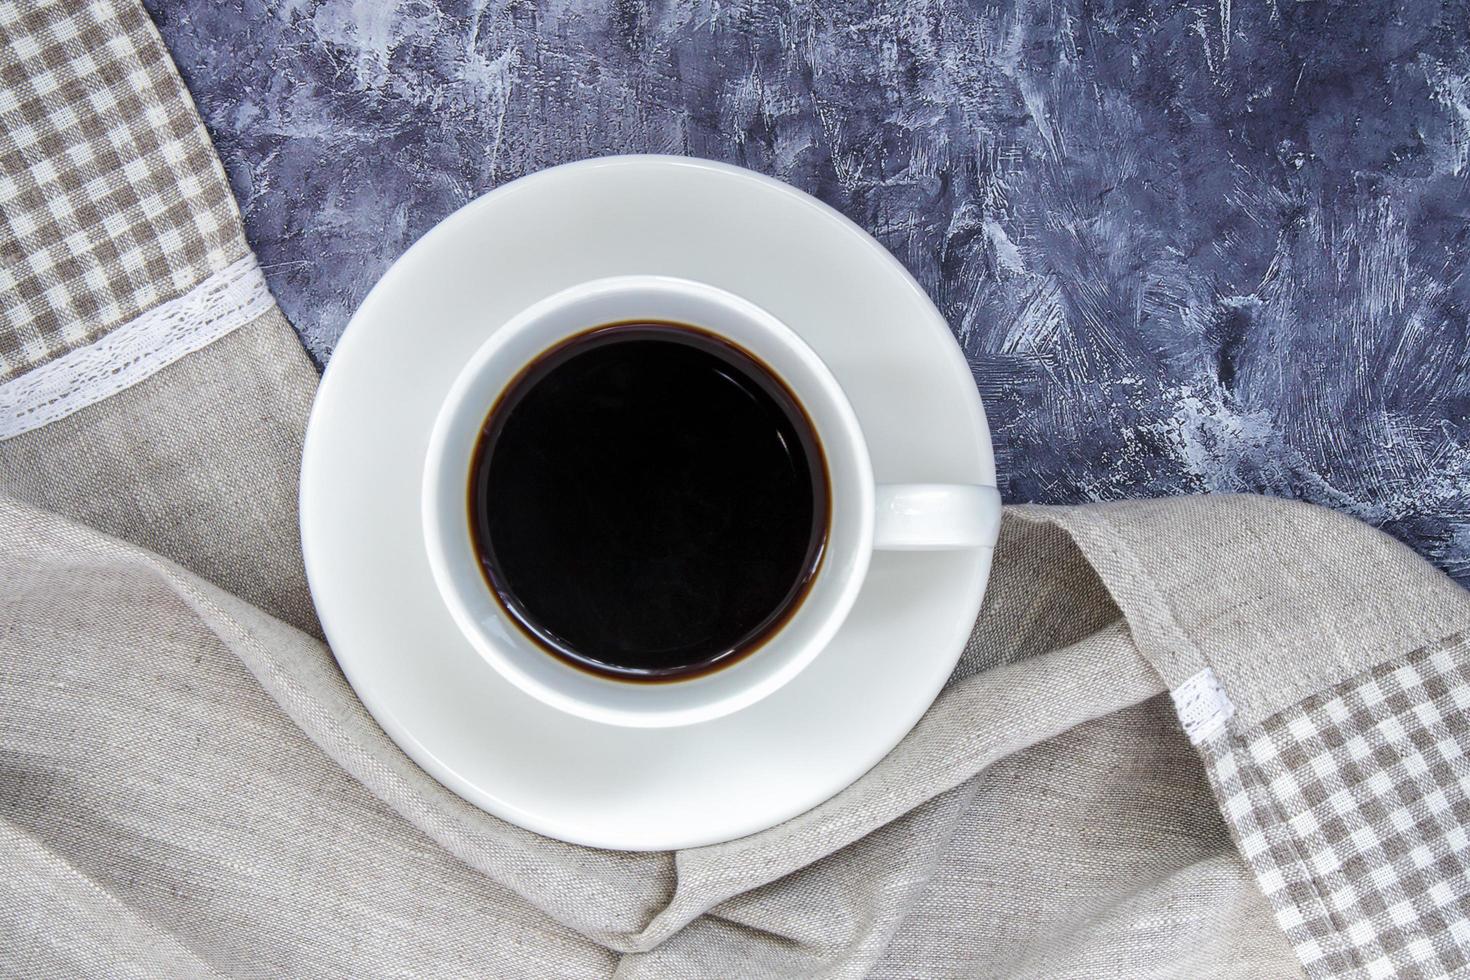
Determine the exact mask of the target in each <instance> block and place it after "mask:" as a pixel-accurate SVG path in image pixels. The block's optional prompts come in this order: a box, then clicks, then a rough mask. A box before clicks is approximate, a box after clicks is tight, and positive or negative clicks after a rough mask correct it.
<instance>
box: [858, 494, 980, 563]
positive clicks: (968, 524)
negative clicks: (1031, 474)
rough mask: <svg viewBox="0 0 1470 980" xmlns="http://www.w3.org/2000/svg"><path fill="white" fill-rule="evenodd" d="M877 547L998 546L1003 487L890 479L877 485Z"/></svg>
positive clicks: (899, 549) (874, 537)
mask: <svg viewBox="0 0 1470 980" xmlns="http://www.w3.org/2000/svg"><path fill="white" fill-rule="evenodd" d="M876 502H877V510H878V515H877V520H876V521H875V523H874V528H873V547H874V548H877V549H879V550H882V551H953V550H956V549H959V548H993V547H995V539H996V537H997V536H998V535H999V534H1000V491H999V490H997V489H995V487H985V486H975V485H972V484H965V483H886V484H882V485H880V486H879V487H878V492H877V498H876Z"/></svg>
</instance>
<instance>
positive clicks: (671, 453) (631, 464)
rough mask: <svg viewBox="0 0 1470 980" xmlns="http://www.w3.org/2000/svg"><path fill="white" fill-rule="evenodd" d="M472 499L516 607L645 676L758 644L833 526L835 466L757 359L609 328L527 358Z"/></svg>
mask: <svg viewBox="0 0 1470 980" xmlns="http://www.w3.org/2000/svg"><path fill="white" fill-rule="evenodd" d="M469 503H470V524H471V527H472V529H473V535H474V539H475V545H476V548H477V549H478V551H479V554H480V559H481V563H482V565H483V567H484V569H485V573H486V578H487V579H488V581H489V583H490V586H491V588H492V589H493V590H494V591H495V593H496V595H498V596H499V598H500V601H501V603H502V604H503V605H504V606H505V608H506V610H507V611H508V612H509V613H510V614H511V616H512V617H513V618H514V619H515V620H516V621H517V622H518V623H520V624H521V626H522V627H523V628H524V629H525V630H526V631H527V632H528V633H529V634H530V635H531V636H532V637H533V638H535V639H536V640H537V641H539V642H540V644H541V645H542V646H544V647H545V648H546V649H548V650H549V651H550V652H552V653H554V654H556V655H557V656H560V657H562V658H564V659H566V660H569V661H571V662H572V663H574V664H576V665H578V666H581V667H584V668H587V669H590V670H593V671H596V672H598V673H602V674H606V675H612V676H615V677H620V678H625V679H631V680H666V679H672V678H676V677H687V676H689V675H692V674H697V673H702V672H705V671H709V670H713V669H715V668H717V667H721V666H724V665H726V664H728V663H731V662H733V661H734V660H736V659H738V658H740V657H741V656H743V655H744V654H746V653H749V652H750V651H751V650H753V649H755V648H757V647H758V646H759V645H760V644H761V642H762V641H763V640H764V639H765V638H766V637H767V636H769V635H770V634H771V633H772V632H773V631H775V630H776V629H778V628H779V627H780V626H781V624H782V623H783V622H784V621H785V619H786V617H787V616H789V615H790V614H791V613H792V612H793V611H794V610H795V608H796V606H797V604H798V603H800V601H801V599H802V596H803V595H804V594H805V591H806V587H807V584H808V583H809V582H810V580H811V578H812V576H813V575H815V573H816V570H817V566H818V565H819V563H820V561H821V557H822V548H823V545H824V543H825V541H826V536H827V511H828V489H827V474H826V467H825V464H824V463H823V460H822V453H821V449H820V446H819V445H818V443H817V440H816V437H815V434H814V433H813V431H812V426H811V423H810V422H809V421H808V420H807V417H806V415H805V413H804V412H803V410H802V409H801V406H800V405H799V404H798V403H797V401H796V399H795V398H794V397H793V396H792V395H791V393H790V392H789V391H788V390H787V389H786V387H785V386H784V385H783V384H782V383H781V382H780V381H778V380H777V379H776V378H775V377H774V376H773V375H772V374H771V372H770V371H768V370H767V369H766V368H765V367H764V366H762V365H761V364H760V363H759V362H757V361H756V360H755V359H754V358H753V357H751V356H750V355H749V354H747V353H745V352H744V351H742V350H740V349H739V348H737V347H735V346H733V345H732V344H730V343H728V342H726V341H723V340H721V339H718V338H716V337H713V336H710V335H709V334H706V333H704V332H702V331H699V330H696V329H694V328H692V327H685V326H680V325H677V324H670V323H620V324H613V325H610V326H605V327H599V328H597V329H594V330H590V331H588V332H586V333H583V334H580V335H579V336H577V337H574V338H572V339H571V340H569V341H567V342H565V343H563V344H561V345H560V346H558V347H555V348H553V349H552V350H550V351H548V352H546V353H545V354H543V355H542V356H541V357H540V358H538V359H537V360H536V361H535V362H534V363H532V364H531V365H530V366H529V367H527V368H526V369H525V371H523V372H522V373H521V375H520V376H519V377H518V378H517V379H516V380H515V381H514V382H512V384H511V385H510V386H509V387H508V388H507V389H506V391H505V393H504V394H503V395H502V396H501V398H500V400H499V402H498V403H497V404H496V405H495V407H494V408H493V409H492V410H491V412H490V415H489V417H488V418H487V419H486V422H485V428H484V431H483V433H482V434H481V436H480V441H479V444H478V446H477V447H476V449H475V458H474V461H473V463H472V465H471V469H470V499H469Z"/></svg>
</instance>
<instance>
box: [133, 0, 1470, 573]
mask: <svg viewBox="0 0 1470 980" xmlns="http://www.w3.org/2000/svg"><path fill="white" fill-rule="evenodd" d="M150 9H151V11H152V13H153V15H154V17H155V19H156V20H157V22H158V25H159V27H160V29H161V31H162V33H163V35H164V38H165V40H166V41H167V42H168V44H169V47H170V48H171V50H172V52H173V55H174V58H175V60H176V61H177V62H178V65H179V68H180V70H181V71H182V72H183V74H184V77H185V79H186V81H187V82H188V84H189V86H190V88H191V90H192V91H193V93H194V96H195V98H196V100H197V101H198V103H199V107H200V110H201V112H202V114H203V116H204V119H205V122H206V123H207V124H208V126H209V128H210V131H211V132H212V133H213V135H214V138H215V140H216V144H217V145H218V147H219V151H220V155H221V157H222V158H223V160H224V163H225V167H226V168H227V170H228V171H229V174H230V179H231V181H232V182H233V184H234V187H235V190H236V193H237V194H238V196H239V199H240V202H241V207H242V210H243V212H244V215H245V225H246V230H247V232H248V234H249V237H250V239H251V242H252V243H253V244H254V246H255V248H256V251H257V252H258V253H259V255H260V258H261V260H262V262H263V263H264V265H265V268H266V270H267V274H268V276H269V278H270V282H271V286H272V288H273V289H274V291H275V294H276V296H277V298H278V299H279V300H280V302H281V305H282V306H283V307H284V309H285V311H286V313H287V315H288V316H289V317H290V318H291V320H292V322H293V323H294V324H295V325H296V328H297V329H298V330H299V331H300V332H301V334H302V337H303V339H304V340H305V342H306V344H307V346H308V348H309V349H310V350H311V352H312V354H313V356H314V357H315V358H316V359H317V361H318V362H325V361H326V360H327V359H328V358H329V357H330V356H331V352H332V346H333V343H334V342H335V340H336V338H337V337H338V335H339V334H340V333H341V331H342V328H343V326H344V325H345V323H346V322H347V319H348V317H349V315H350V314H351V312H352V310H353V309H354V307H355V306H356V304H357V303H358V301H359V300H360V299H361V298H362V297H363V295H364V294H365V293H366V292H367V290H368V288H369V287H370V286H371V285H372V283H373V282H374V281H375V280H376V279H377V278H378V276H379V275H381V274H382V272H383V271H384V270H385V269H386V268H387V266H388V265H389V263H390V262H392V261H393V259H394V258H395V257H396V256H397V255H398V254H399V253H401V252H402V251H403V250H404V249H405V248H407V247H408V245H409V244H411V243H412V242H413V241H414V240H415V239H416V238H417V237H418V236H419V235H421V234H423V233H424V232H425V231H426V230H427V229H428V228H429V227H430V226H432V225H433V224H434V223H435V222H437V221H438V220H439V219H440V218H442V217H444V216H445V215H447V214H448V213H449V212H451V211H452V210H454V209H455V208H457V207H458V206H460V205H461V204H463V203H465V202H466V201H468V200H469V199H471V198H472V197H474V196H476V195H478V194H480V193H482V192H483V191H486V190H488V189H489V188H492V187H494V186H496V185H497V184H500V183H503V182H505V181H507V180H510V179H512V178H514V177H517V176H520V175H522V174H525V173H529V172H531V171H534V170H538V169H540V168H543V167H547V166H551V165H553V164H557V163H563V162H565V161H569V160H576V159H579V158H582V157H587V156H593V155H599V154H606V153H619V152H670V153H686V154H692V155H695V156H702V157H710V158H714V159H718V160H725V161H729V162H732V163H737V164H740V165H742V166H746V167H751V168H754V169H756V170H760V171H762V172H764V173H768V174H772V175H774V176H776V177H779V178H781V179H782V180H785V181H788V182H790V183H792V184H795V185H796V186H798V187H801V188H803V189H805V190H807V191H810V192H811V193H813V194H815V195H817V196H818V197H820V198H821V199H822V200H824V201H826V202H828V203H829V204H831V205H833V206H834V207H836V208H838V209H839V210H841V211H843V212H845V213H846V214H847V215H849V216H850V217H851V218H853V219H854V220H855V221H857V222H858V224H860V225H862V226H863V227H865V228H867V229H868V230H869V231H870V232H872V233H873V234H874V235H876V236H877V238H878V239H879V241H881V242H883V244H884V245H886V246H887V247H888V248H889V249H890V250H891V251H892V252H893V253H894V254H895V255H897V256H898V257H899V259H901V260H902V261H903V262H904V264H905V265H907V266H908V268H909V269H910V270H911V271H912V272H913V273H914V275H915V276H917V277H918V279H919V281H920V282H921V283H922V284H923V285H924V287H925V288H926V289H927V290H928V291H929V293H930V295H931V296H933V297H934V300H935V301H936V302H937V303H938V305H939V308H940V309H941V310H942V311H943V313H944V314H945V316H946V317H948V319H949V322H950V325H951V326H952V328H953V330H954V332H955V335H956V336H957V337H958V338H959V340H960V343H961V344H962V345H963V347H964V349H965V352H966V354H967V355H968V356H969V358H970V362H971V364H972V366H973V369H974V375H975V380H976V383H977V384H978V385H979V387H980V390H981V393H982V394H983V395H984V398H985V403H986V407H987V409H988V410H989V413H990V420H991V425H992V427H993V431H994V435H995V444H996V448H997V452H998V465H999V468H1000V473H1001V485H1002V490H1003V492H1004V494H1005V496H1006V499H1007V500H1011V501H1020V500H1032V501H1042V502H1051V503H1062V502H1074V501H1084V500H1103V499H1115V498H1122V497H1142V496H1157V495H1162V494H1171V493H1188V492H1199V491H1221V490H1247V491H1259V492H1264V493H1271V494H1279V495H1285V496H1291V497H1299V498H1302V499H1305V500H1311V501H1316V502H1318V503H1323V504H1326V505H1328V506H1331V507H1335V508H1338V509H1340V510H1343V511H1346V512H1347V513H1350V514H1354V515H1356V516H1358V517H1361V518H1363V519H1365V520H1367V521H1369V522H1371V523H1373V524H1375V525H1378V526H1381V527H1383V528H1385V529H1386V530H1387V531H1389V532H1390V533H1391V534H1393V535H1395V536H1397V537H1399V538H1400V539H1402V540H1404V541H1407V542H1408V543H1409V544H1411V545H1412V546H1413V547H1415V548H1416V549H1418V550H1419V551H1420V552H1422V553H1423V554H1425V555H1427V556H1429V557H1430V558H1431V559H1433V560H1434V561H1435V562H1436V563H1438V564H1439V565H1440V566H1441V567H1442V568H1444V569H1446V570H1447V571H1449V572H1450V573H1451V574H1452V575H1454V576H1456V577H1457V578H1458V579H1459V580H1460V581H1461V582H1466V583H1470V419H1467V415H1470V353H1467V352H1470V276H1467V271H1466V269H1467V260H1470V221H1467V219H1470V5H1467V4H1466V3H1464V2H1463V0H1448V2H1444V3H1336V2H1308V3H1299V2H1294V0H1218V2H1214V3H1180V4H1173V5H1161V4H1156V3H1147V2H1135V3H1108V2H1080V0H1054V2H1024V3H1008V2H995V3H985V4H980V3H966V2H961V0H899V2H879V3H874V2H823V3H815V2H794V0H793V2H776V0H769V2H767V0H758V2H746V3H741V2H730V0H721V2H714V0H675V2H667V3H664V2H653V0H613V2H610V3H605V4H604V3H595V2H592V0H540V2H509V3H504V2H502V3H485V2H478V3H471V4H469V5H466V4H465V3H462V2H458V0H445V2H442V3H441V2H435V0H288V2H279V3H271V2H259V0H244V2H238V0H237V2H236V3H233V4H220V3H219V2H218V0H170V2H166V3H165V2H163V0H153V2H152V3H150Z"/></svg>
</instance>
